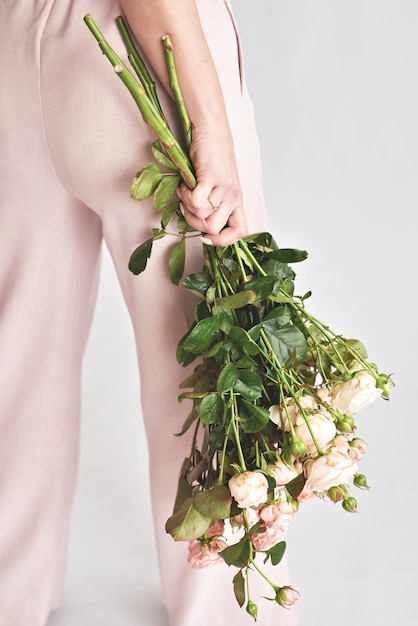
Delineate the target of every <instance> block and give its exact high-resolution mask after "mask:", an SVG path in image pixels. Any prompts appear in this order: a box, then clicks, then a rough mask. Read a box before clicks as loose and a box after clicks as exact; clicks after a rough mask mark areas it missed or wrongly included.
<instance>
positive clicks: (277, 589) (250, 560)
mask: <svg viewBox="0 0 418 626" xmlns="http://www.w3.org/2000/svg"><path fill="white" fill-rule="evenodd" d="M249 562H250V563H251V565H252V566H253V567H254V569H255V570H256V571H257V572H258V573H259V574H260V576H262V578H264V580H265V581H266V582H267V583H268V584H269V585H270V587H271V588H272V589H273V590H274V592H275V593H277V592H278V591H279V589H280V587H278V586H277V585H275V584H274V582H273V581H272V580H270V578H269V577H268V576H267V574H265V573H264V572H263V570H262V569H261V568H260V567H258V565H257V563H256V562H255V558H254V547H253V545H252V543H251V541H250V558H249Z"/></svg>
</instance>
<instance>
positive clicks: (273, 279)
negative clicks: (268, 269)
mask: <svg viewBox="0 0 418 626" xmlns="http://www.w3.org/2000/svg"><path fill="white" fill-rule="evenodd" d="M278 282H280V281H279V279H278V278H277V276H260V277H258V278H253V279H252V280H249V281H248V282H247V283H245V287H244V289H250V290H252V291H255V293H256V295H257V301H258V302H260V301H261V300H266V299H267V298H268V297H269V295H270V294H271V293H272V292H273V290H274V288H275V286H276V284H277V283H278Z"/></svg>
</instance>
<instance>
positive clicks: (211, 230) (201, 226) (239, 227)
mask: <svg viewBox="0 0 418 626" xmlns="http://www.w3.org/2000/svg"><path fill="white" fill-rule="evenodd" d="M182 213H183V215H184V217H185V219H186V221H187V223H188V224H190V226H192V228H195V229H196V230H199V231H201V232H202V233H203V234H204V237H203V243H206V244H208V245H214V246H229V245H231V244H233V243H235V241H237V240H238V239H241V237H244V236H245V235H246V234H247V224H246V220H245V215H244V210H243V208H242V207H239V208H237V209H235V210H234V211H232V213H229V212H228V211H225V209H223V208H222V207H220V209H217V210H216V211H212V214H211V215H210V216H209V217H208V218H207V219H200V218H198V217H196V215H194V214H193V213H191V212H190V211H188V210H187V208H186V207H185V206H184V205H183V206H182Z"/></svg>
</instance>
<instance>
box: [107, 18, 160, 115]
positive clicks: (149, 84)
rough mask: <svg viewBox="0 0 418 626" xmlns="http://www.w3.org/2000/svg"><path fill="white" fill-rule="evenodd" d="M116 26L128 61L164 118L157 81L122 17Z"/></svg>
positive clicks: (118, 19) (117, 19)
mask: <svg viewBox="0 0 418 626" xmlns="http://www.w3.org/2000/svg"><path fill="white" fill-rule="evenodd" d="M116 24H117V27H118V29H119V32H120V34H121V37H122V39H123V42H124V44H125V47H126V50H127V52H128V60H129V62H130V64H131V65H132V67H133V69H134V70H135V73H136V75H137V76H138V78H139V80H140V81H141V84H142V86H143V88H144V91H145V93H146V94H147V96H148V98H149V99H150V100H151V102H153V104H154V106H155V108H156V109H157V110H158V111H159V112H160V115H161V117H163V118H164V113H163V110H162V108H161V104H160V101H159V99H158V96H157V89H156V86H155V81H154V80H152V78H151V75H150V73H149V72H148V70H147V67H146V65H145V63H144V61H143V60H142V58H141V55H140V54H139V52H138V50H137V49H136V47H135V44H134V42H133V40H132V37H131V35H130V33H129V30H128V27H127V25H126V22H125V20H124V19H123V17H122V16H121V15H119V17H117V18H116Z"/></svg>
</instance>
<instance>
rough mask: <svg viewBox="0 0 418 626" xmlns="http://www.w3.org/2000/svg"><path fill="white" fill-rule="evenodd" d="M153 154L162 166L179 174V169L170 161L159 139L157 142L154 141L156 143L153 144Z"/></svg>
mask: <svg viewBox="0 0 418 626" xmlns="http://www.w3.org/2000/svg"><path fill="white" fill-rule="evenodd" d="M152 153H153V155H154V158H155V160H156V161H158V163H159V164H160V165H162V166H163V167H165V168H166V169H167V170H172V171H174V172H178V168H177V167H176V166H175V165H174V163H173V162H172V161H170V159H169V158H168V157H167V156H166V155H165V153H164V152H163V149H162V147H161V144H160V142H159V141H158V139H157V141H154V143H153V144H152Z"/></svg>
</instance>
